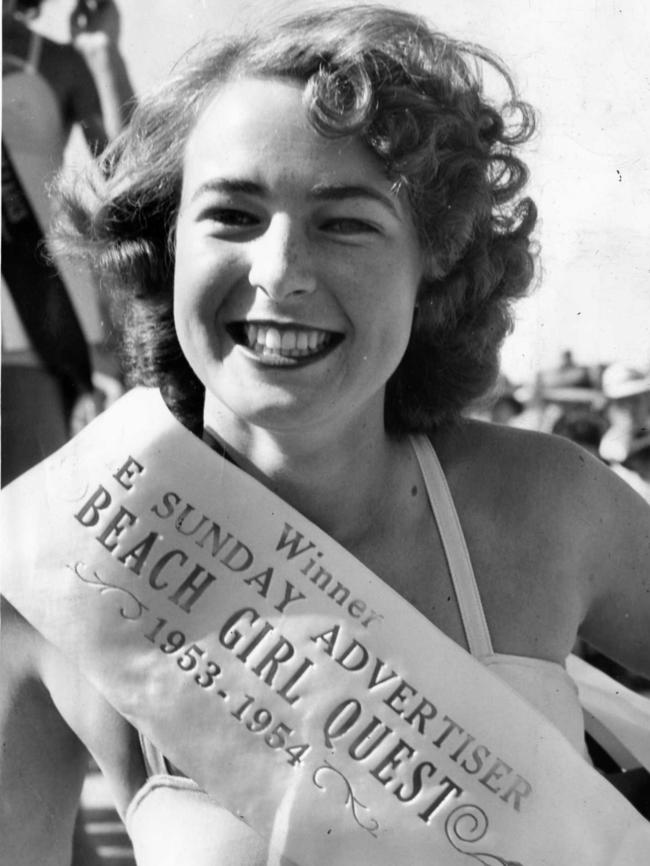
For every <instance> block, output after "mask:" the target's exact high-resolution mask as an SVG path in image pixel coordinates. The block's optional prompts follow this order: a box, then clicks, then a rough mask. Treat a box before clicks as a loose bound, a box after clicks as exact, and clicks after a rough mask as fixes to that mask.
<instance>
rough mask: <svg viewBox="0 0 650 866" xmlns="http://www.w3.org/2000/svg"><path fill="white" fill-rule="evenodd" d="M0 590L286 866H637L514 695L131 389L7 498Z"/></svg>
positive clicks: (643, 846)
mask: <svg viewBox="0 0 650 866" xmlns="http://www.w3.org/2000/svg"><path fill="white" fill-rule="evenodd" d="M3 524H4V525H3V537H4V541H3V545H4V547H5V550H7V551H8V554H7V556H6V565H5V575H4V591H5V594H6V595H7V597H8V598H9V600H10V601H11V602H12V603H13V604H14V605H15V606H16V607H17V608H18V609H19V610H20V611H21V612H22V613H23V615H24V616H26V617H27V618H28V619H29V620H30V622H32V623H33V624H34V625H35V626H36V627H37V628H38V629H39V630H40V631H41V632H42V633H43V634H44V636H45V637H46V638H48V639H49V640H51V641H52V642H53V643H55V644H56V645H57V646H59V647H60V648H61V649H62V650H63V651H64V652H65V653H66V654H67V655H68V656H69V657H70V658H72V659H73V660H74V661H75V662H76V663H77V664H78V665H79V667H80V668H81V669H82V670H83V671H84V672H85V674H86V676H87V677H88V679H89V680H91V681H92V682H93V683H94V684H95V685H96V686H97V688H98V689H100V690H101V692H102V693H103V694H104V695H105V696H106V697H107V699H108V700H109V701H110V702H111V703H112V704H113V705H114V706H115V708H116V709H117V710H118V711H119V712H120V713H121V714H122V715H124V716H125V718H127V719H128V720H130V721H131V722H132V723H133V724H134V725H136V726H137V727H138V728H139V729H140V730H141V731H142V732H143V733H144V735H145V736H146V737H148V738H149V739H150V740H151V741H152V742H154V743H155V744H156V745H157V746H158V748H159V749H161V750H162V752H163V753H164V754H165V755H166V756H167V757H168V758H169V759H170V760H171V761H172V762H173V763H174V764H175V765H176V766H178V767H179V768H181V769H182V770H183V772H185V773H186V774H187V775H188V776H190V777H192V778H193V779H195V780H196V781H197V782H198V783H199V784H200V785H201V786H202V787H204V788H205V789H206V790H207V791H208V792H209V793H210V794H211V795H212V796H214V797H215V798H216V799H217V800H218V801H219V802H221V803H222V804H223V805H224V806H226V807H227V808H228V809H229V810H230V811H232V812H233V813H234V814H236V815H239V816H240V817H242V818H244V819H245V820H246V821H247V823H249V824H250V825H251V826H252V827H254V828H255V829H256V830H257V831H258V832H259V833H260V834H262V835H263V836H265V837H266V838H267V839H268V840H269V845H270V848H271V849H272V850H273V851H276V852H281V853H282V854H283V855H284V856H285V857H287V858H289V859H291V860H292V861H294V862H296V863H298V864H300V866H326V864H327V866H330V864H337V866H360V864H361V866H363V864H373V866H374V864H377V866H395V864H398V863H400V864H413V866H420V864H436V866H438V864H444V866H471V864H477V863H478V864H483V866H515V864H522V866H547V864H548V866H560V864H562V866H565V864H566V866H569V864H570V866H614V864H615V866H639V864H640V863H642V862H644V858H645V859H647V856H648V851H650V825H649V824H648V823H647V822H645V821H644V820H643V819H642V818H641V817H640V816H639V814H638V813H637V812H636V811H635V810H634V809H633V808H632V807H631V806H630V805H629V804H628V803H627V802H626V801H625V800H624V799H623V798H622V797H621V796H620V795H619V794H618V793H617V792H616V791H615V790H614V789H613V788H612V787H611V786H610V785H609V784H608V783H607V782H606V781H604V780H603V779H601V778H600V777H599V776H598V774H597V773H596V772H594V771H593V770H592V769H591V768H590V767H589V766H588V765H587V764H586V763H585V762H584V760H583V759H582V757H581V756H580V755H579V754H578V753H577V752H576V751H575V750H574V749H573V748H572V747H571V746H570V744H569V743H568V742H567V741H566V740H565V739H564V737H563V736H562V735H561V734H560V733H559V732H558V731H557V730H556V729H555V728H554V727H553V725H551V724H550V723H549V722H548V721H547V720H546V719H544V718H543V717H542V716H541V715H540V714H538V713H537V712H536V711H534V710H533V709H532V708H531V707H530V706H529V705H528V704H527V703H526V702H525V701H523V700H522V699H521V698H520V697H519V696H518V695H517V694H516V693H515V692H514V691H512V690H511V689H510V688H509V687H508V686H507V685H505V684H504V683H503V682H501V681H500V680H499V679H498V678H497V677H496V676H494V675H493V674H492V673H490V672H489V671H488V670H486V669H485V668H483V667H482V666H481V665H480V664H479V663H477V662H476V661H475V660H474V659H473V658H472V657H471V656H470V655H469V654H468V653H467V652H466V651H465V650H463V649H462V648H460V647H459V646H457V645H456V644H454V643H453V642H452V641H450V640H449V639H448V638H447V637H445V636H444V635H443V634H442V633H441V632H440V631H439V630H438V629H436V628H435V627H434V626H433V625H432V624H431V623H430V622H429V621H428V620H427V619H425V618H424V617H423V616H422V615H421V614H420V613H418V612H417V611H416V610H415V609H414V608H412V607H411V606H410V605H409V604H408V603H407V602H406V601H404V599H402V598H401V597H400V596H398V595H397V594H396V593H395V592H394V591H393V590H392V589H390V587H388V586H387V585H386V584H384V583H383V582H382V581H381V580H380V579H379V578H378V577H377V576H376V575H374V574H372V573H371V572H370V571H369V570H368V569H367V568H365V567H364V566H363V565H362V564H361V563H360V562H358V561H357V560H355V559H354V557H352V556H351V555H350V554H349V553H347V552H346V551H345V550H344V549H343V548H342V547H340V546H339V545H338V544H337V543H336V542H335V541H333V540H332V539H331V538H329V537H328V536H327V535H326V534H325V533H323V532H322V531H320V530H319V529H318V528H317V527H315V526H314V525H313V524H311V523H310V522H309V521H307V520H306V519H305V518H304V517H302V516H301V515H300V514H299V513H298V512H296V511H295V510H294V509H293V508H291V507H290V506H289V505H287V504H286V503H284V502H283V501H282V500H280V499H279V498H278V497H276V496H275V495H274V494H272V493H271V492H269V491H268V490H267V489H265V488H264V487H263V486H261V485H260V484H259V483H258V482H256V481H254V480H253V479H252V478H250V477H249V476H248V475H246V474H245V473H243V472H242V471H241V470H239V469H238V468H236V467H234V466H233V465H231V464H230V463H228V462H227V461H225V460H223V459H222V458H220V457H219V456H218V455H217V454H215V453H214V452H213V451H211V450H210V449H209V448H208V447H207V446H206V445H205V444H204V443H202V442H201V441H200V440H199V439H197V438H196V437H194V436H192V435H191V434H190V433H188V432H187V431H186V430H185V429H184V428H183V427H182V426H181V425H180V424H178V422H177V421H176V420H175V419H174V418H173V417H172V416H171V414H170V413H169V412H168V410H167V408H166V407H165V406H164V404H163V402H162V400H161V398H160V395H159V394H158V393H157V392H153V391H134V392H131V393H129V394H128V395H126V397H124V398H122V399H121V400H120V401H118V403H117V404H116V405H115V406H114V407H113V408H112V409H110V410H108V412H106V413H104V415H102V416H100V418H99V419H97V421H95V422H94V423H93V424H92V425H91V426H90V427H88V428H86V430H84V431H83V432H82V434H80V435H79V436H78V437H77V438H76V439H75V440H73V441H72V442H71V443H70V444H69V445H67V446H66V447H65V448H63V449H62V450H61V451H59V452H57V453H56V454H55V455H53V457H51V458H49V459H48V460H47V461H45V462H44V463H42V464H40V465H39V466H38V467H36V468H35V469H33V470H31V471H30V472H28V473H27V474H26V475H25V476H23V477H22V478H21V479H19V480H18V481H17V482H15V483H14V484H13V485H11V486H10V487H9V488H7V489H6V491H5V495H4V507H3Z"/></svg>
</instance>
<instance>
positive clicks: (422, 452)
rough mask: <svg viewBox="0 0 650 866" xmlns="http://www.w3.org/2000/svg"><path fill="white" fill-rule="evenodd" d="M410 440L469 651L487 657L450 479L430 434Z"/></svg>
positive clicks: (487, 640) (487, 644) (487, 646)
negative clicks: (435, 526)
mask: <svg viewBox="0 0 650 866" xmlns="http://www.w3.org/2000/svg"><path fill="white" fill-rule="evenodd" d="M411 443H412V445H413V451H414V452H415V456H416V457H417V461H418V463H419V464H420V471H421V472H422V477H423V479H424V484H425V487H426V489H427V494H428V496H429V502H430V503H431V510H432V511H433V516H434V518H435V521H436V524H437V525H438V532H439V533H440V539H441V541H442V546H443V549H444V551H445V557H446V559H447V565H448V567H449V573H450V574H451V579H452V583H453V586H454V591H455V593H456V600H457V602H458V608H459V610H460V616H461V619H462V621H463V628H464V629H465V636H466V638H467V644H468V646H469V651H470V653H471V654H472V655H473V656H475V657H476V658H479V659H480V658H484V657H485V656H489V655H492V653H493V649H492V640H491V638H490V631H489V629H488V625H487V621H486V619H485V613H484V611H483V605H482V604H481V597H480V595H479V591H478V586H477V585H476V578H475V576H474V569H473V568H472V562H471V560H470V557H469V551H468V550H467V544H466V543H465V536H464V535H463V530H462V527H461V525H460V520H459V519H458V513H457V512H456V507H455V505H454V501H453V499H452V496H451V491H450V490H449V485H448V484H447V479H446V478H445V474H444V472H443V469H442V466H441V465H440V461H439V460H438V455H437V454H436V452H435V450H434V448H433V445H432V444H431V442H430V441H429V439H428V437H427V436H412V437H411Z"/></svg>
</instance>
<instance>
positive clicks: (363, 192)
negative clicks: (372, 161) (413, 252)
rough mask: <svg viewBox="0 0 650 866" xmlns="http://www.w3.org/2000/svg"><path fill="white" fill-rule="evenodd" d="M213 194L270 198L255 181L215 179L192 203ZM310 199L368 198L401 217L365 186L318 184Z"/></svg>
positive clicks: (382, 196)
mask: <svg viewBox="0 0 650 866" xmlns="http://www.w3.org/2000/svg"><path fill="white" fill-rule="evenodd" d="M212 192H224V193H244V194H246V195H255V196H260V197H261V198H265V197H267V196H268V190H267V188H266V187H265V186H264V185H263V184H260V183H257V182H256V181H253V180H246V179H244V178H213V179H212V180H208V181H205V182H204V183H202V184H200V186H198V187H197V188H196V190H195V191H194V192H193V193H192V196H191V201H195V200H196V199H198V198H200V197H201V196H202V195H205V194H208V193H212ZM309 198H312V199H315V200H316V201H345V200H346V199H350V198H367V199H371V200H372V201H376V202H379V204H382V205H383V206H384V207H385V208H387V209H388V210H389V211H390V212H391V213H392V214H393V216H395V217H396V218H398V219H400V218H401V215H400V213H399V211H398V209H397V207H396V204H395V202H394V201H393V199H392V198H390V196H388V195H385V194H384V193H382V192H380V191H379V190H377V189H374V188H373V187H371V186H366V185H365V184H345V183H341V184H325V183H317V184H316V185H315V186H313V187H312V188H311V190H310V191H309Z"/></svg>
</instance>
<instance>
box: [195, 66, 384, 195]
mask: <svg viewBox="0 0 650 866" xmlns="http://www.w3.org/2000/svg"><path fill="white" fill-rule="evenodd" d="M303 90H304V87H303V85H302V84H301V83H299V82H295V81H291V80H285V79H274V78H270V79H268V78H243V79H238V80H235V81H231V82H227V83H225V84H223V85H221V86H219V88H218V89H217V90H216V91H215V93H214V95H213V96H212V97H211V98H210V99H209V100H208V102H207V103H206V105H205V107H204V109H203V111H202V113H201V115H200V116H199V118H198V120H197V122H196V124H195V126H194V128H193V130H192V132H191V133H190V136H189V138H188V141H187V146H186V150H185V159H184V185H185V184H188V183H192V182H194V181H195V180H197V178H198V175H201V181H203V180H205V177H204V175H205V174H206V173H214V174H215V175H217V176H222V175H229V174H233V175H235V176H238V175H240V174H242V173H243V174H245V175H249V174H260V173H261V174H263V175H264V179H265V180H267V181H274V180H281V179H283V178H285V179H286V178H289V177H291V178H292V179H293V180H295V181H299V180H300V179H305V180H306V181H307V180H308V181H309V182H311V183H313V182H314V175H317V180H318V181H322V182H330V181H335V182H352V181H357V182H358V181H359V180H363V181H364V182H366V183H368V182H372V183H373V184H375V185H377V186H378V187H381V188H382V189H383V190H384V191H389V190H390V188H391V182H390V181H389V180H388V178H387V177H386V174H385V171H384V169H383V166H382V164H381V162H380V161H379V159H378V158H377V157H376V156H375V155H374V154H373V153H372V152H371V151H370V150H369V149H368V147H367V146H366V145H365V144H364V143H363V142H362V141H361V140H360V139H359V138H357V137H356V136H355V137H344V138H326V137H324V136H323V135H321V134H320V133H318V132H317V131H316V130H315V129H314V128H313V127H312V126H311V124H310V123H309V120H308V118H307V111H306V109H305V107H304V105H303Z"/></svg>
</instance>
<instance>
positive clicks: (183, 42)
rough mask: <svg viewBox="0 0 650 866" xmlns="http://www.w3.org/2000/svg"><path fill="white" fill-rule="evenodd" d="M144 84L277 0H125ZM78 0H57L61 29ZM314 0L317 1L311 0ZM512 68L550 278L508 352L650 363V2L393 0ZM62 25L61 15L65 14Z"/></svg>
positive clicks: (130, 48) (544, 362) (522, 367)
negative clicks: (526, 113) (526, 116)
mask: <svg viewBox="0 0 650 866" xmlns="http://www.w3.org/2000/svg"><path fill="white" fill-rule="evenodd" d="M116 2H117V5H118V8H119V9H120V12H121V15H122V36H121V47H122V53H123V54H124V56H125V58H126V61H127V64H128V66H129V70H130V73H131V76H132V80H133V83H134V85H135V87H136V90H138V91H139V90H141V89H143V88H146V87H148V86H149V85H151V84H152V83H154V82H156V81H157V80H158V79H159V78H161V77H163V76H164V75H165V74H166V72H167V71H168V70H169V69H170V67H171V65H172V63H173V61H174V60H175V59H176V58H177V57H178V56H179V55H180V54H181V53H182V51H183V50H184V49H186V48H187V47H189V46H190V45H192V44H193V43H194V42H196V41H197V40H198V39H199V38H200V37H201V36H202V35H203V34H205V33H206V32H208V31H220V30H224V29H232V28H236V27H238V26H240V25H241V22H242V21H245V20H246V19H247V18H252V19H253V20H254V19H255V17H256V13H259V10H260V9H264V10H278V9H281V8H291V9H297V8H301V7H303V6H305V5H307V4H306V3H303V2H301V0H297V2H295V0H294V2H291V3H287V2H280V3H279V2H277V0H154V2H152V0H116ZM67 5H69V0H46V4H45V7H44V13H43V18H42V26H43V27H46V28H47V27H49V28H50V32H52V31H55V30H56V27H57V21H60V20H61V15H60V12H61V8H62V7H65V6H67ZM309 5H318V3H311V4H309ZM392 5H397V6H400V7H403V8H406V9H410V10H413V11H416V12H419V13H422V14H424V15H426V16H427V17H428V18H429V19H430V20H431V21H432V22H433V23H434V24H435V25H436V26H437V27H438V29H441V30H443V31H447V32H449V33H451V34H452V35H454V36H458V37H460V38H464V39H469V40H472V41H477V42H481V43H483V44H485V45H486V46H487V47H489V48H491V49H492V50H494V51H496V52H497V53H498V54H499V55H500V56H501V57H502V58H503V59H504V60H505V61H506V63H507V65H508V66H509V67H510V68H511V70H512V72H513V74H514V78H515V81H516V82H517V85H518V87H519V89H520V91H521V93H522V95H523V96H524V98H526V99H528V101H530V102H531V103H532V104H533V105H534V106H535V107H536V108H537V110H538V113H539V118H540V124H539V131H538V133H537V136H536V139H535V141H534V142H533V143H532V144H531V145H529V147H528V154H527V159H528V162H529V165H530V167H531V171H532V180H531V184H530V193H531V195H532V196H533V197H534V198H535V200H536V201H537V204H538V207H539V211H540V215H541V219H540V224H539V229H538V232H537V237H538V240H539V243H540V245H541V263H542V270H541V279H540V285H539V288H538V289H537V291H536V292H535V294H534V296H533V297H532V298H531V299H529V300H527V301H525V302H523V303H522V304H520V306H519V308H518V316H517V327H516V330H515V333H514V334H513V335H512V336H511V337H510V338H509V339H508V341H507V343H506V346H505V348H504V351H503V356H502V360H503V367H504V370H505V372H506V373H507V374H508V375H509V376H510V377H511V378H512V379H514V380H515V381H518V382H521V381H525V380H528V379H530V378H531V376H532V375H533V373H534V371H535V370H536V369H538V368H547V367H550V366H553V365H554V363H555V362H556V361H557V359H558V356H559V354H560V352H561V351H562V350H563V349H566V348H571V349H573V352H574V355H575V357H576V360H577V361H579V362H581V363H585V364H596V363H599V362H609V361H613V360H622V361H624V362H626V363H628V364H632V365H635V366H637V367H642V368H646V369H647V368H650V244H649V242H648V239H649V237H650V51H649V50H648V44H649V42H650V11H649V10H650V5H649V4H647V0H619V2H614V0H447V2H445V3H443V2H432V0H394V2H393V4H392ZM58 26H60V25H58Z"/></svg>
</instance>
